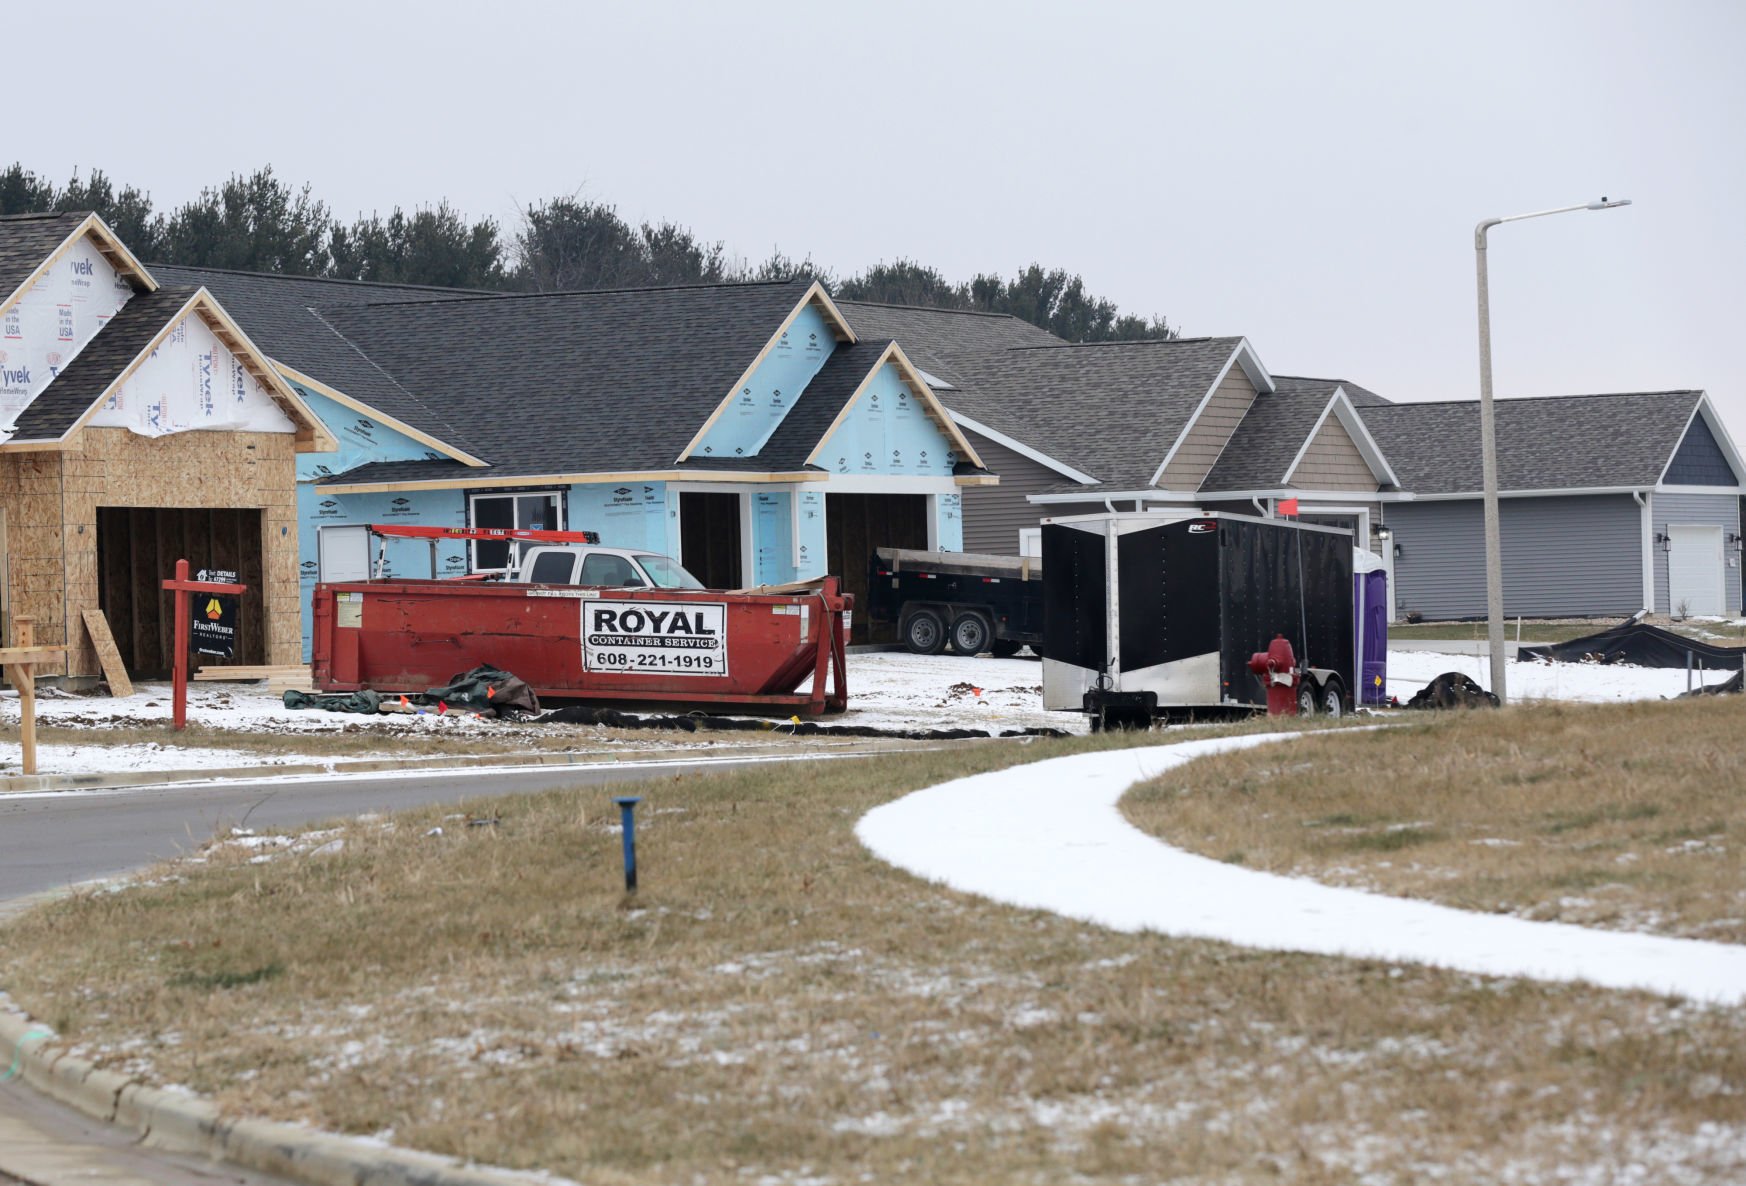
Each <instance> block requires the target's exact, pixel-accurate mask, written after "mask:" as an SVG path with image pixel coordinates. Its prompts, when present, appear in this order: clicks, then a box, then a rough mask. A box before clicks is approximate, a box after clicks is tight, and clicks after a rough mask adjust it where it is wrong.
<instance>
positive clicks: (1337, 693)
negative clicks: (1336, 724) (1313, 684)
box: [1321, 679, 1346, 720]
mask: <svg viewBox="0 0 1746 1186" xmlns="http://www.w3.org/2000/svg"><path fill="white" fill-rule="evenodd" d="M1321 710H1322V715H1324V716H1327V717H1331V718H1333V719H1334V720H1339V719H1340V718H1341V717H1343V716H1345V715H1346V689H1345V688H1344V687H1343V686H1341V684H1340V681H1339V680H1337V679H1331V680H1329V681H1328V682H1327V683H1326V684H1325V685H1324V686H1323V687H1322V703H1321Z"/></svg>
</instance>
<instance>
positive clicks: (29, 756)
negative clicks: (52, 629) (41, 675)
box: [0, 615, 67, 774]
mask: <svg viewBox="0 0 1746 1186" xmlns="http://www.w3.org/2000/svg"><path fill="white" fill-rule="evenodd" d="M12 641H13V642H14V643H16V644H17V645H16V646H10V647H0V664H4V665H5V667H6V678H7V680H8V681H10V682H11V684H12V686H13V687H15V688H17V689H18V742H19V748H20V749H21V750H22V751H23V758H24V773H26V774H35V773H36V675H35V672H34V670H33V664H36V663H39V662H41V661H42V660H44V659H52V658H54V657H55V656H56V655H59V654H61V653H62V652H63V651H65V650H66V649H67V648H66V647H39V646H34V645H32V644H33V643H35V642H36V619H35V618H32V617H28V616H24V615H21V616H19V617H16V618H13V619H12Z"/></svg>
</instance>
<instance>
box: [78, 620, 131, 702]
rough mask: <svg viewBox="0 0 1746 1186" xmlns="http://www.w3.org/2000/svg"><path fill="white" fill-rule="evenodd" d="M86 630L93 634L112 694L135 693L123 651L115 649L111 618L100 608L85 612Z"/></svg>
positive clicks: (99, 661)
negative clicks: (122, 659)
mask: <svg viewBox="0 0 1746 1186" xmlns="http://www.w3.org/2000/svg"><path fill="white" fill-rule="evenodd" d="M83 616H84V619H85V630H86V632H87V633H88V634H89V635H90V636H91V646H92V648H93V649H94V650H95V651H96V652H97V662H98V664H99V665H101V666H102V668H103V678H104V679H105V680H108V681H109V694H110V695H111V696H131V695H133V681H132V680H130V679H128V678H127V666H126V665H125V664H124V663H122V661H121V652H120V651H118V650H116V649H115V638H114V636H113V635H111V634H110V633H109V619H108V618H105V617H104V616H103V611H102V610H100V609H88V610H86V611H85V613H84V615H83Z"/></svg>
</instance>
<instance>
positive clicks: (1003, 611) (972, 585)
mask: <svg viewBox="0 0 1746 1186" xmlns="http://www.w3.org/2000/svg"><path fill="white" fill-rule="evenodd" d="M1042 574H1043V562H1042V561H1041V560H1038V559H1037V558H1036V557H1035V556H989V555H984V554H982V553H980V552H923V551H917V550H913V549H908V548H876V549H874V551H873V555H872V557H871V558H869V560H868V564H867V611H866V612H867V614H868V615H869V617H871V619H872V620H873V621H875V622H895V623H897V636H898V638H899V639H900V640H901V641H902V642H903V645H904V646H905V647H907V648H908V649H909V650H910V651H911V652H913V653H915V654H917V655H937V654H939V653H940V652H941V651H942V650H944V649H945V647H946V643H947V642H950V643H951V644H952V649H953V650H955V651H957V652H958V653H959V654H961V655H979V654H981V653H982V652H983V651H993V652H994V653H995V654H996V655H1014V654H1017V653H1018V650H1019V648H1020V647H1022V646H1024V645H1025V644H1026V643H1030V644H1032V645H1033V646H1034V645H1036V644H1038V643H1041V642H1042V641H1043V579H1042Z"/></svg>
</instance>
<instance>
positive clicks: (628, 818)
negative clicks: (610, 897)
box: [613, 795, 642, 894]
mask: <svg viewBox="0 0 1746 1186" xmlns="http://www.w3.org/2000/svg"><path fill="white" fill-rule="evenodd" d="M613 802H614V803H616V804H618V814H619V819H620V820H621V821H622V822H623V824H624V892H625V893H627V894H634V893H636V892H637V815H636V811H637V804H638V803H641V802H642V800H641V799H640V798H638V797H637V796H635V795H625V796H623V797H622V798H617V799H614V800H613Z"/></svg>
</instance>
